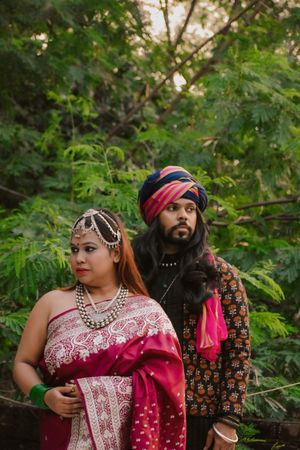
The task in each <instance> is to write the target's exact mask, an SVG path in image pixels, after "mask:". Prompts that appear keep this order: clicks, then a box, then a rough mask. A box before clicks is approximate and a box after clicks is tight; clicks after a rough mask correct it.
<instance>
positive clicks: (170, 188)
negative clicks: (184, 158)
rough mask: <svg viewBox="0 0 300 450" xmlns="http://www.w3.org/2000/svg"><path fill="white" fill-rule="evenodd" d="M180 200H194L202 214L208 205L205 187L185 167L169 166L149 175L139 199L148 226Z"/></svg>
mask: <svg viewBox="0 0 300 450" xmlns="http://www.w3.org/2000/svg"><path fill="white" fill-rule="evenodd" d="M179 198H187V199H190V200H192V201H193V202H194V203H195V204H196V205H197V206H198V208H199V209H200V211H202V212H203V211H204V210H205V208H206V206H207V203H208V198H207V194H206V191H205V189H204V187H203V186H201V184H199V183H198V182H197V180H195V178H193V176H192V175H191V174H190V173H189V172H188V171H187V170H185V169H183V167H179V166H167V167H165V168H164V169H162V170H156V171H155V172H153V173H152V174H151V175H149V177H148V178H147V179H146V181H145V182H144V184H143V186H142V187H141V189H140V191H139V198H138V201H139V207H140V211H141V214H142V217H143V219H144V221H145V222H146V224H148V225H150V224H151V223H152V222H153V220H154V219H155V217H156V216H158V215H159V214H160V213H161V212H162V211H163V210H164V209H165V208H166V207H167V206H168V205H169V204H170V203H172V202H175V201H176V200H178V199H179Z"/></svg>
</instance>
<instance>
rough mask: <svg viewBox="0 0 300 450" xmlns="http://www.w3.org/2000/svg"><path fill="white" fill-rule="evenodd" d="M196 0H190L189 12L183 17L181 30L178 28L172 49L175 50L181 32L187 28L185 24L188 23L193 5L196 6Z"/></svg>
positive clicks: (180, 37)
mask: <svg viewBox="0 0 300 450" xmlns="http://www.w3.org/2000/svg"><path fill="white" fill-rule="evenodd" d="M196 3H197V0H192V2H191V4H190V9H189V12H188V13H187V16H186V18H185V21H184V24H183V26H182V28H181V30H179V33H178V35H177V37H176V39H175V43H174V50H176V48H177V46H178V44H179V43H180V41H181V39H182V36H183V33H184V32H185V30H186V29H187V26H188V24H189V21H190V18H191V16H192V14H193V12H194V9H195V6H196Z"/></svg>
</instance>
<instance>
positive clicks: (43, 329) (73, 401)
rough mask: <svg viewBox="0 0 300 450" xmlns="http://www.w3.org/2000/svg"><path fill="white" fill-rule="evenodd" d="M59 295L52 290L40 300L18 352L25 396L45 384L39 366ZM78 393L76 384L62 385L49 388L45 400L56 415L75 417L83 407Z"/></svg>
mask: <svg viewBox="0 0 300 450" xmlns="http://www.w3.org/2000/svg"><path fill="white" fill-rule="evenodd" d="M56 292H57V291H56ZM55 295H56V294H55V293H54V292H51V293H48V294H46V295H44V296H43V297H42V298H41V299H40V300H39V301H38V302H37V303H36V305H35V306H34V308H33V310H32V311H31V313H30V315H29V317H28V320H27V323H26V326H25V328H24V331H23V334H22V337H21V341H20V344H19V347H18V350H17V353H16V357H15V361H14V367H13V378H14V381H15V382H16V383H17V385H18V386H19V387H20V389H21V390H22V391H23V392H24V394H25V395H29V393H30V391H31V389H32V388H33V386H35V385H36V384H42V383H43V382H42V380H41V378H40V376H39V375H38V373H37V371H36V368H37V365H38V361H39V358H40V357H41V355H42V353H43V350H44V347H45V344H46V341H47V327H48V318H49V315H50V312H51V304H52V302H53V300H55ZM60 295H61V294H60ZM75 394H77V395H75V396H74V388H73V387H72V386H59V387H55V388H52V389H50V390H49V391H47V392H46V393H45V395H44V398H43V400H44V402H45V403H46V405H47V406H48V407H49V408H50V409H52V410H53V411H54V412H55V413H56V414H58V415H61V416H62V417H74V416H75V415H76V414H78V413H79V411H80V409H81V408H82V402H81V399H80V396H79V393H77V391H76V392H75Z"/></svg>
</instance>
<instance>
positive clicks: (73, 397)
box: [44, 386, 82, 419]
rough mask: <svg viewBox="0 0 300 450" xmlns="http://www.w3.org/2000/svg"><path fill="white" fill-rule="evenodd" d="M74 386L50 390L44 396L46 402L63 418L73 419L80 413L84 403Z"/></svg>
mask: <svg viewBox="0 0 300 450" xmlns="http://www.w3.org/2000/svg"><path fill="white" fill-rule="evenodd" d="M75 389H76V388H75V387H74V386H59V387H55V388H52V389H49V391H47V392H46V393H45V395H44V402H45V403H46V405H47V406H49V408H50V409H52V411H54V412H55V413H56V414H58V415H59V416H61V417H65V418H68V419H69V418H72V417H75V416H76V415H77V414H79V413H80V410H81V409H82V401H81V398H80V396H79V393H78V392H77V389H76V390H75Z"/></svg>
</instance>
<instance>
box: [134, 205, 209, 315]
mask: <svg viewBox="0 0 300 450" xmlns="http://www.w3.org/2000/svg"><path fill="white" fill-rule="evenodd" d="M160 227H161V226H160V222H159V218H158V217H156V218H155V219H154V221H153V222H152V224H151V225H150V227H149V228H148V230H147V231H145V232H144V233H142V234H140V235H138V236H137V237H135V238H134V240H133V242H132V247H133V251H134V254H135V258H136V262H137V265H138V268H139V270H140V273H141V275H142V278H143V280H144V282H145V284H146V286H147V287H148V289H149V287H150V286H151V282H152V281H153V280H154V279H155V277H156V275H157V273H158V271H159V264H160V262H161V261H162V260H163V258H164V256H165V253H164V250H163V237H162V233H161V229H160ZM178 257H179V268H178V270H179V283H180V286H181V291H182V292H180V295H181V296H183V299H184V302H185V303H186V305H187V306H188V308H189V310H190V312H194V313H200V311H201V305H202V303H203V301H205V300H206V299H207V298H209V297H211V295H212V291H213V289H215V288H216V287H217V286H218V272H217V270H216V268H215V266H214V263H213V258H212V253H211V250H210V249H209V246H208V230H207V226H206V224H205V223H204V221H203V219H202V216H201V213H200V211H198V210H197V223H196V228H195V232H194V234H193V236H192V238H191V239H190V241H189V242H187V243H186V245H184V246H183V245H182V246H181V247H180V248H179V253H178ZM150 293H151V292H150Z"/></svg>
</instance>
